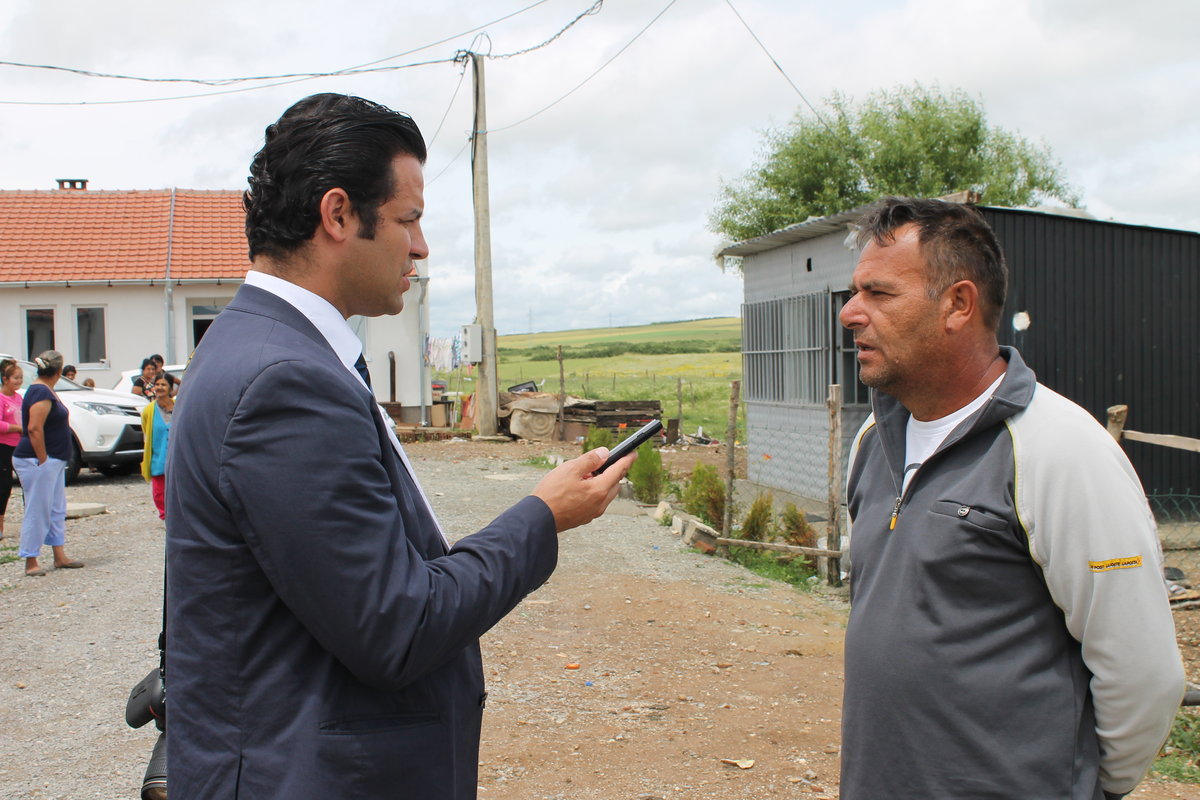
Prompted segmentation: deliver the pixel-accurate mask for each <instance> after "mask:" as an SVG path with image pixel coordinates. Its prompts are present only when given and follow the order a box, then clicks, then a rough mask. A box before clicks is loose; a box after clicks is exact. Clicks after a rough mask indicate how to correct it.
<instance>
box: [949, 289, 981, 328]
mask: <svg viewBox="0 0 1200 800" xmlns="http://www.w3.org/2000/svg"><path fill="white" fill-rule="evenodd" d="M942 300H943V302H944V304H945V305H944V306H943V307H944V308H945V309H946V332H947V333H957V332H959V331H961V330H963V329H965V328H966V327H967V326H968V325H969V324H970V323H971V322H972V321H978V320H979V314H980V308H979V287H978V286H976V285H975V284H974V282H973V281H958V282H957V283H955V284H953V285H951V286H950V288H949V289H947V290H946V292H945V293H944V294H943V295H942Z"/></svg>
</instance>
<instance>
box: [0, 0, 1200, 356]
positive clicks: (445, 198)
mask: <svg viewBox="0 0 1200 800" xmlns="http://www.w3.org/2000/svg"><path fill="white" fill-rule="evenodd" d="M665 4H666V3H665V0H663V2H661V3H660V2H655V3H634V2H628V0H624V2H622V0H608V1H607V2H606V3H605V5H604V7H603V9H602V10H601V11H600V13H599V14H597V15H594V16H589V17H585V18H583V19H582V20H581V21H580V22H579V23H578V24H577V25H576V26H575V27H573V28H572V29H571V30H569V31H567V32H566V33H565V34H563V36H562V37H560V38H559V39H558V40H557V41H555V42H554V43H553V44H551V45H549V46H548V47H546V48H543V49H541V50H537V51H534V52H531V53H529V54H527V55H524V56H520V57H516V58H512V59H507V60H491V61H488V62H487V67H486V69H487V83H488V122H489V126H490V127H491V128H492V129H493V130H494V132H493V133H492V134H491V135H490V136H489V158H490V167H491V202H492V213H493V232H492V248H493V259H494V264H495V267H494V283H495V286H496V300H495V317H496V320H497V323H498V327H499V328H500V332H501V333H504V332H517V331H523V330H526V329H527V328H528V327H529V325H530V320H531V317H532V319H533V323H534V326H535V327H536V328H538V329H554V328H562V327H573V326H586V325H607V324H608V319H609V314H612V317H613V322H614V323H618V324H619V323H629V324H632V323H641V322H649V321H655V320H662V319H679V318H684V317H688V316H713V315H725V314H737V313H738V309H739V304H740V302H741V292H740V283H739V281H738V279H737V278H736V276H733V275H726V274H723V273H721V272H720V271H719V270H718V269H717V268H716V266H715V265H714V263H713V261H712V258H711V252H712V249H713V246H714V245H715V244H716V237H714V236H713V235H712V234H711V233H710V232H709V231H707V229H706V220H707V215H708V212H709V210H710V209H711V207H712V205H713V203H714V202H715V200H716V198H717V192H718V187H719V183H720V181H721V180H722V179H725V180H731V179H734V178H736V177H737V176H738V175H739V174H741V173H742V172H743V171H745V170H747V169H749V168H750V167H751V166H752V165H753V164H754V162H755V160H756V158H757V156H758V155H759V140H760V134H761V132H762V131H763V130H765V129H767V128H772V127H778V126H780V125H783V124H785V123H786V122H787V121H788V120H789V119H790V118H791V117H792V115H793V113H794V112H795V110H796V108H797V107H799V106H801V105H802V102H801V100H800V98H799V97H798V96H797V95H796V93H795V92H794V91H793V89H792V87H791V86H789V85H788V82H787V80H786V79H785V78H784V77H783V75H781V74H780V73H779V71H778V70H777V69H776V68H775V66H774V65H772V64H771V62H770V60H769V59H768V57H767V56H766V55H765V54H764V53H763V51H762V50H761V49H760V47H759V45H758V44H756V43H755V42H754V40H753V39H752V38H751V36H750V34H748V33H747V32H746V30H745V28H744V27H743V26H742V23H741V22H739V21H738V19H737V17H736V16H734V14H733V13H732V12H731V11H730V9H729V7H728V5H727V4H726V3H725V2H724V0H691V2H687V3H683V2H680V3H676V4H675V5H674V6H673V7H672V8H671V9H670V10H669V11H667V13H666V14H664V15H663V17H662V18H661V19H660V20H659V21H658V22H657V23H656V24H655V25H654V26H653V27H652V28H650V29H649V30H648V31H647V32H646V33H645V34H644V35H643V36H642V37H641V38H640V39H639V40H638V41H636V42H634V43H633V44H632V45H631V46H630V47H629V48H628V49H627V50H626V52H625V53H624V54H622V55H621V56H620V57H618V58H617V59H616V60H615V61H613V62H612V64H610V65H609V66H608V67H606V68H605V69H603V70H602V71H601V72H599V74H597V75H596V76H595V77H594V78H592V79H591V80H590V81H589V82H588V83H587V84H586V85H584V86H583V87H582V88H580V89H579V90H578V91H576V92H574V93H573V94H571V95H570V96H568V97H566V98H565V99H563V100H562V101H561V102H559V103H558V104H557V105H554V106H553V107H552V108H549V109H548V110H546V111H545V112H544V113H541V114H539V115H538V116H536V117H534V118H533V119H531V120H529V121H528V122H524V123H522V124H520V125H518V126H516V127H513V128H511V129H508V130H495V129H498V128H503V127H504V126H508V125H511V124H513V123H515V122H517V121H519V120H521V119H523V118H525V117H527V116H529V115H531V114H533V113H535V112H537V111H539V110H541V109H544V108H546V106H548V105H549V104H550V103H552V102H553V101H555V100H557V99H558V98H560V97H562V96H563V95H564V94H565V93H567V92H568V91H569V90H571V89H572V88H573V87H575V86H576V85H577V84H579V83H580V82H581V81H583V80H584V79H585V78H587V77H588V76H589V75H591V74H592V73H593V72H595V71H596V69H597V68H598V67H599V66H600V65H601V64H602V63H604V61H606V60H607V59H609V58H611V57H612V56H613V55H614V54H615V53H616V52H617V51H618V50H619V49H620V48H621V47H622V46H624V45H625V44H626V43H628V42H629V41H630V40H631V39H632V38H633V36H634V35H635V34H636V33H637V32H638V31H639V30H640V29H641V28H642V27H643V26H644V25H645V24H646V23H647V22H648V21H649V20H650V19H651V17H653V16H654V14H656V13H657V12H658V11H659V10H660V9H661V8H662V7H663V6H664V5H665ZM734 4H735V5H736V7H737V8H738V10H739V11H740V12H741V15H742V16H743V17H744V18H745V20H746V21H747V22H748V23H749V24H750V25H751V27H753V29H754V31H755V33H757V34H758V36H759V38H760V39H761V40H762V41H763V43H764V44H765V45H766V46H767V47H768V48H769V49H770V50H771V52H772V53H773V55H774V56H775V58H776V59H778V61H779V63H780V65H781V66H782V67H783V69H784V70H786V72H787V73H788V75H789V76H790V77H791V79H792V80H793V81H795V82H796V84H797V86H799V88H800V89H801V91H802V92H803V93H804V95H805V96H806V97H807V98H808V100H810V101H812V102H813V103H814V104H818V103H820V102H821V101H822V100H823V99H824V98H826V97H828V96H829V95H830V94H831V93H832V92H834V91H841V92H844V93H845V94H847V95H849V96H851V97H860V98H861V97H863V96H865V95H866V94H867V93H868V92H870V91H873V90H875V89H879V88H885V87H892V86H895V85H897V84H906V83H911V82H913V81H921V82H923V83H926V84H937V85H940V86H942V87H943V88H947V89H948V88H961V89H964V90H965V91H967V92H968V93H970V94H972V95H973V96H976V97H979V98H980V99H981V100H982V101H983V103H984V104H985V106H986V108H987V109H988V112H989V116H990V118H991V120H992V122H993V123H995V124H999V125H1002V126H1004V127H1006V128H1008V129H1010V130H1013V131H1016V132H1019V133H1020V134H1022V135H1024V136H1026V137H1028V138H1030V139H1033V140H1035V141H1045V142H1046V143H1047V144H1049V145H1050V146H1051V147H1052V148H1053V150H1054V151H1055V153H1056V154H1057V155H1058V156H1059V158H1061V159H1062V161H1063V164H1064V167H1065V169H1066V171H1067V173H1068V177H1069V178H1070V179H1071V180H1072V181H1073V182H1074V183H1075V184H1076V185H1077V186H1078V187H1079V188H1080V189H1081V190H1082V192H1083V195H1084V198H1085V200H1086V201H1087V203H1088V204H1089V205H1090V206H1091V208H1092V210H1093V212H1094V213H1096V214H1097V215H1098V216H1102V217H1110V216H1111V217H1114V218H1116V219H1118V220H1120V221H1126V222H1135V223H1139V224H1149V225H1161V226H1168V227H1181V228H1187V229H1192V230H1195V229H1197V228H1200V210H1198V209H1197V206H1196V204H1195V203H1194V201H1193V199H1192V193H1193V187H1194V186H1195V185H1197V184H1198V183H1200V157H1198V156H1197V155H1196V154H1195V142H1196V141H1198V140H1200V122H1198V121H1197V117H1196V115H1195V113H1194V109H1195V108H1196V107H1197V106H1200V55H1198V53H1197V50H1196V48H1195V44H1194V32H1195V31H1196V30H1197V29H1200V5H1198V4H1195V3H1194V2H1191V1H1190V0H1160V2H1156V3H1153V4H1149V5H1148V6H1144V7H1138V8H1137V9H1136V10H1134V9H1132V8H1131V7H1130V6H1129V5H1128V4H1127V3H1117V2H1115V0H1014V1H1013V2H1009V3H1004V4H997V3H994V2H987V1H986V0H963V2H960V3H955V4H950V5H948V4H946V3H944V2H941V0H906V1H905V0H868V2H867V3H865V4H854V5H838V4H825V5H824V6H821V5H811V4H797V3H795V2H792V1H791V0H734ZM526 5H529V3H528V2H527V1H526V0H503V2H500V1H499V0H498V1H497V2H493V3H489V4H479V3H469V2H466V1H465V0H448V1H447V2H442V3H436V4H423V5H420V6H419V7H416V8H413V7H411V6H412V4H406V5H405V6H397V4H395V3H391V2H387V0H359V2H357V3H354V4H352V5H346V6H343V7H339V8H338V13H330V7H329V6H328V5H326V4H318V3H315V2H311V1H310V0H304V1H298V2H286V3H285V2H282V1H281V0H273V1H272V2H263V3H255V4H247V3H244V2H235V1H234V0H211V1H210V2H205V3H203V4H201V3H195V2H192V3H187V2H184V3H173V4H170V3H169V4H162V3H160V2H150V0H114V2H112V3H108V4H95V3H89V2H85V0H23V1H20V0H14V2H10V3H8V4H6V5H5V6H4V7H3V8H0V48H2V51H3V52H4V53H6V54H7V55H6V58H8V59H10V60H15V61H28V62H35V63H49V64H61V65H67V66H74V67H80V68H86V69H94V70H98V71H110V72H127V73H136V74H147V75H159V76H204V77H222V76H234V75H248V74H273V73H282V72H291V71H309V70H329V69H335V68H342V67H347V66H352V65H356V64H363V63H366V62H370V61H373V60H375V59H379V58H383V57H385V56H388V55H392V54H395V53H400V52H402V51H405V50H408V49H411V48H413V47H417V46H420V45H423V44H426V43H429V42H432V41H435V40H437V39H440V38H444V37H446V36H449V35H451V34H455V33H458V32H461V31H464V30H466V29H468V28H471V27H473V26H475V25H478V24H481V23H483V22H486V21H487V20H489V19H494V18H497V17H499V16H501V15H503V14H506V13H509V12H512V11H516V10H518V9H520V8H522V7H523V6H526ZM589 5H590V2H589V0H553V1H552V2H547V3H543V4H542V5H540V6H538V7H537V8H535V9H533V10H531V11H529V12H526V13H523V14H520V15H518V16H516V17H514V18H512V19H510V20H507V21H505V22H503V23H499V24H497V25H494V26H489V29H488V35H489V37H490V45H489V43H488V41H485V40H480V42H479V43H478V45H477V47H478V48H479V49H481V50H486V49H487V48H488V47H489V46H490V48H491V52H493V53H505V52H511V51H515V50H520V49H522V48H525V47H529V46H531V45H534V44H537V43H539V42H541V41H543V40H545V39H546V38H548V37H550V36H551V35H553V34H554V33H555V32H557V31H558V30H559V29H561V28H562V26H563V25H565V24H566V23H567V22H568V21H569V20H570V19H572V18H573V17H574V16H575V15H576V14H578V13H580V12H581V11H583V10H584V9H586V8H587V7H588V6H589ZM471 40H472V36H470V35H468V36H466V37H462V38H460V39H456V40H454V41H450V42H447V43H445V44H441V45H438V46H436V47H433V48H431V49H428V50H425V51H422V52H419V53H415V54H413V55H411V56H406V57H404V58H402V59H399V61H397V62H394V63H403V62H411V61H416V60H426V59H441V58H450V57H452V56H453V54H454V52H455V51H456V50H458V49H462V48H466V47H468V46H469V45H470V44H471ZM460 74H461V67H460V66H457V65H454V64H451V63H443V64H437V65H433V66H426V67H419V68H414V69H406V70H400V71H395V72H388V73H382V74H378V75H364V76H356V77H340V78H329V79H321V80H314V81H307V82H301V83H295V84H291V85H287V86H281V87H276V88H273V89H263V90H261V91H254V92H245V93H240V94H227V95H222V96H219V97H212V98H207V99H195V100H179V101H173V102H162V103H147V104H136V105H94V106H68V107H44V106H21V105H7V106H5V107H4V119H5V123H6V124H5V125H4V126H2V127H0V147H3V149H4V152H5V153H6V158H5V166H4V170H3V174H2V181H0V188H52V187H53V179H54V178H57V177H85V178H90V179H91V180H92V183H91V186H92V188H96V189H120V188H162V187H167V186H179V187H185V188H238V189H240V188H242V186H244V182H245V175H246V170H247V165H248V162H249V159H250V156H251V155H252V154H253V153H254V151H255V150H256V149H257V147H258V145H259V143H260V142H261V138H262V133H263V128H264V126H265V125H267V124H268V123H270V122H271V121H273V120H274V119H275V118H276V117H277V116H278V115H279V113H280V112H282V110H283V109H284V108H286V107H287V106H288V105H290V104H291V103H292V102H294V101H295V100H296V99H298V98H300V97H302V96H304V95H306V94H309V93H312V92H315V91H346V92H352V93H356V94H361V95H363V96H365V97H370V98H372V99H375V100H378V101H380V102H383V103H386V104H388V105H391V106H393V107H395V108H399V109H402V110H405V111H408V112H410V113H412V114H413V115H414V117H415V118H416V119H417V120H418V122H419V123H420V124H421V126H422V128H423V130H424V131H425V132H426V135H427V136H432V134H433V132H434V130H435V129H436V128H437V126H438V123H439V121H440V120H441V119H442V116H443V114H446V112H447V109H449V113H448V114H446V121H445V124H444V126H443V128H442V131H441V133H440V134H439V136H438V139H437V141H436V142H435V143H434V145H433V147H432V148H431V151H430V158H429V163H428V165H427V179H429V180H430V181H431V183H430V185H429V188H428V191H427V211H428V213H427V216H426V233H427V236H428V238H429V240H430V245H431V249H432V256H431V259H430V272H431V274H432V281H431V286H430V293H431V298H432V299H431V303H432V315H431V321H432V324H433V328H434V332H435V333H438V334H439V335H446V334H448V333H452V332H454V331H455V330H456V329H457V327H458V325H460V324H462V323H464V322H468V321H470V320H471V318H472V317H473V316H474V313H475V312H474V290H473V281H474V267H473V248H474V244H473V223H472V210H471V183H470V170H469V158H468V157H467V156H466V155H465V154H464V155H462V156H459V158H458V160H457V161H456V162H455V163H454V164H453V165H452V166H451V167H450V168H449V169H448V170H446V171H445V173H444V174H442V175H441V176H440V177H437V178H436V179H435V176H436V175H437V173H439V172H440V171H441V170H442V169H443V168H444V167H445V166H446V165H447V163H449V161H450V159H451V158H452V157H454V156H455V154H457V153H458V152H459V151H460V149H461V147H462V145H463V143H464V142H465V141H466V136H467V132H468V131H469V130H470V128H471V125H472V122H471V111H470V107H471V102H470V96H471V75H470V72H469V70H468V72H467V74H466V76H465V78H464V79H463V80H462V83H461V87H460V89H459V91H458V94H457V96H455V98H454V102H453V103H451V97H452V96H453V95H454V93H455V87H456V86H457V85H459V81H460ZM204 91H213V89H211V88H205V87H200V86H195V85H187V84H180V85H176V84H150V85H146V84H136V83H129V82H117V81H108V80H100V79H94V78H83V77H76V76H68V75H63V74H55V73H49V72H42V71H31V70H17V69H14V68H11V67H0V100H26V101H30V100H37V101H48V100H88V101H91V102H95V101H101V100H107V99H114V98H140V97H158V96H166V95H176V94H197V93H201V92H204Z"/></svg>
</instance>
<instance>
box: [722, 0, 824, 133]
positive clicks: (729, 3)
mask: <svg viewBox="0 0 1200 800" xmlns="http://www.w3.org/2000/svg"><path fill="white" fill-rule="evenodd" d="M725 5H727V6H729V10H730V11H732V12H733V15H734V16H735V17H737V18H738V22H740V23H742V26H743V27H744V28H745V29H746V31H747V32H748V33H749V34H750V36H751V37H753V39H754V41H755V42H757V43H758V46H759V47H760V48H762V51H763V52H764V53H766V54H767V58H769V59H771V63H772V64H774V65H775V69H777V70H779V74H780V75H782V76H783V77H784V80H786V81H787V82H788V83H789V84H790V85H791V87H792V89H793V90H794V91H795V92H796V94H798V95H800V99H801V100H803V101H804V105H806V106H808V108H809V110H810V111H812V112H813V114H814V115H815V116H816V118H817V120H818V121H819V122H820V123H821V124H822V125H824V126H825V127H826V128H827V129H828V130H829V132H830V133H833V134H834V135H835V136H836V135H837V134H836V133H835V131H834V130H833V128H831V127H829V123H828V122H826V121H825V118H824V117H822V116H821V112H819V111H817V109H816V108H814V107H813V104H812V103H810V102H808V98H807V97H805V96H804V92H802V91H800V87H799V86H797V85H796V82H795V81H793V80H792V79H791V77H790V76H789V75H788V74H787V72H785V71H784V69H783V67H782V66H780V65H779V61H777V60H776V59H775V56H773V55H771V51H770V50H768V49H767V46H766V45H765V44H763V42H762V39H759V38H758V34H756V33H755V32H754V29H753V28H751V27H750V23H748V22H746V20H745V19H744V18H743V17H742V15H741V14H740V13H738V10H737V9H736V8H734V7H733V1H732V0H725Z"/></svg>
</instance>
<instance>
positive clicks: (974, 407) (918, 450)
mask: <svg viewBox="0 0 1200 800" xmlns="http://www.w3.org/2000/svg"><path fill="white" fill-rule="evenodd" d="M1002 380H1004V374H1003V373H1002V374H1001V375H1000V377H999V378H996V380H995V381H994V382H993V383H992V385H991V386H989V387H988V388H986V389H984V390H983V392H982V393H981V394H980V395H979V396H978V397H976V398H975V399H974V400H972V401H971V402H969V403H967V404H966V405H965V406H963V407H962V408H960V409H959V410H958V411H952V412H951V413H949V414H947V415H946V416H944V417H942V418H941V419H931V420H929V421H928V422H922V421H920V420H919V419H917V418H916V417H913V416H911V415H910V416H909V418H908V429H907V432H906V435H905V442H904V485H903V486H902V487H901V489H900V494H901V495H903V494H904V493H905V492H907V491H908V484H909V482H910V481H911V480H912V477H913V475H914V474H916V471H917V467H919V466H921V465H922V464H923V463H925V459H927V458H929V457H930V456H931V455H933V453H934V451H935V450H937V449H938V447H940V446H941V444H942V442H944V441H945V440H946V437H947V436H949V435H950V434H951V432H952V431H953V430H954V429H955V428H957V427H958V425H959V423H960V422H962V421H963V420H965V419H966V418H967V417H969V416H971V415H972V414H974V413H975V412H976V411H978V410H979V409H981V408H983V404H984V403H986V402H987V401H988V400H990V399H991V397H992V395H993V394H995V392H996V389H997V387H999V386H1000V381H1002Z"/></svg>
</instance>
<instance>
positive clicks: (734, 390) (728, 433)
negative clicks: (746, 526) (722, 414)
mask: <svg viewBox="0 0 1200 800" xmlns="http://www.w3.org/2000/svg"><path fill="white" fill-rule="evenodd" d="M741 389H742V382H741V381H734V382H733V383H732V384H730V386H729V427H728V428H726V429H725V472H726V476H725V521H724V524H723V525H722V526H721V533H722V534H724V535H725V536H729V535H730V534H731V533H732V532H733V475H734V469H735V468H736V467H737V452H736V449H735V448H734V442H735V441H736V440H737V415H738V394H739V393H740V392H741Z"/></svg>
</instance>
